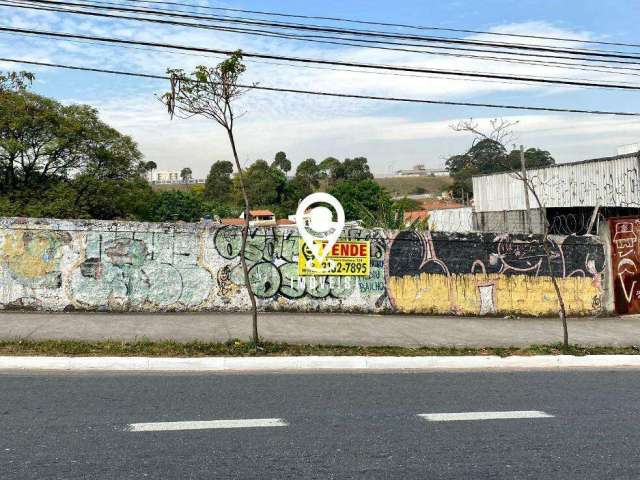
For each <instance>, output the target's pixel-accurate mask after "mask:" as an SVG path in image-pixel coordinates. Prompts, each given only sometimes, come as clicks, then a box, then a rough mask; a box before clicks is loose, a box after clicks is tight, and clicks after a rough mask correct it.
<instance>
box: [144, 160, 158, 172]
mask: <svg viewBox="0 0 640 480" xmlns="http://www.w3.org/2000/svg"><path fill="white" fill-rule="evenodd" d="M157 168H158V165H157V164H156V162H154V161H153V160H149V161H148V162H146V163H145V164H144V169H145V170H146V171H147V172H153V171H154V170H157Z"/></svg>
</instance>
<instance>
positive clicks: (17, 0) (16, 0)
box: [0, 0, 639, 75]
mask: <svg viewBox="0 0 640 480" xmlns="http://www.w3.org/2000/svg"><path fill="white" fill-rule="evenodd" d="M5 1H6V2H11V3H0V5H3V6H16V7H18V8H27V9H33V10H43V11H51V12H58V13H72V14H80V15H89V16H96V17H106V18H117V19H122V20H133V21H143V22H151V23H159V24H168V25H176V26H185V27H191V28H203V29H208V30H216V31H222V32H230V33H239V34H245V35H257V36H266V37H276V38H282V39H289V40H297V41H303V42H313V43H324V44H333V45H347V46H356V47H360V48H372V49H381V50H394V51H403V52H411V53H421V54H429V55H445V56H453V57H463V58H476V59H480V60H490V61H502V62H508V63H525V64H530V63H533V64H539V65H542V66H551V65H554V66H555V65H561V67H558V68H563V69H565V68H566V69H572V70H586V71H598V72H601V70H594V69H593V68H590V69H587V68H585V69H582V68H576V67H575V66H576V65H577V66H583V67H591V65H586V64H582V63H575V60H581V61H587V62H598V63H603V62H606V63H615V64H626V65H629V64H630V65H637V64H638V62H628V61H622V60H611V59H599V58H576V57H568V56H561V55H544V54H539V53H535V54H532V53H521V52H516V51H498V50H491V49H479V48H465V47H457V46H456V47H452V46H445V45H422V44H415V43H406V42H402V43H398V42H392V41H389V40H386V41H384V40H372V39H361V38H355V39H345V38H342V37H332V36H324V35H309V34H306V35H305V34H294V33H284V32H279V31H269V30H266V31H265V30H256V29H250V28H242V27H223V26H217V25H210V24H197V23H187V22H176V21H171V20H162V19H156V18H145V17H131V16H123V15H113V14H105V13H99V12H91V11H86V10H71V9H69V8H67V7H64V6H63V7H48V6H34V5H33V4H27V5H25V3H26V2H28V0H22V1H21V0H5ZM58 3H60V2H58ZM100 3H111V2H100ZM149 13H150V14H151V15H155V13H153V12H152V11H149ZM210 21H213V20H210ZM217 21H218V23H221V22H222V21H219V20H217ZM320 39H322V40H320ZM331 39H333V41H331ZM350 42H358V43H350ZM363 43H364V44H365V45H363ZM370 44H376V45H375V46H372V45H370ZM380 44H385V45H400V46H417V47H421V48H431V49H436V50H453V51H469V52H477V53H491V54H492V55H495V54H500V55H509V56H510V57H507V58H505V57H490V56H486V55H469V54H459V53H457V54H452V53H444V52H439V51H436V52H434V51H430V50H412V49H406V48H390V47H383V46H380ZM513 56H518V57H521V56H526V58H527V60H524V59H521V58H513ZM531 57H536V58H531ZM538 58H543V59H545V60H544V61H542V60H538ZM548 59H563V60H572V61H573V63H567V62H554V61H552V60H548ZM572 66H573V67H572ZM595 66H596V67H598V68H603V69H611V70H635V71H638V70H639V69H637V68H631V67H617V66H612V65H600V64H598V65H595ZM602 73H606V72H602ZM619 74H620V75H628V74H627V73H619ZM632 75H633V74H632Z"/></svg>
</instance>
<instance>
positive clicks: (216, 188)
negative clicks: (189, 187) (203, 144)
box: [204, 160, 233, 203]
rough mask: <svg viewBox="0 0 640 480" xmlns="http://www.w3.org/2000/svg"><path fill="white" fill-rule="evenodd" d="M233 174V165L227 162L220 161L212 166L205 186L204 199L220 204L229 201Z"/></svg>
mask: <svg viewBox="0 0 640 480" xmlns="http://www.w3.org/2000/svg"><path fill="white" fill-rule="evenodd" d="M232 173H233V164H232V163H231V162H228V161H226V160H219V161H217V162H215V163H214V164H213V165H211V169H210V170H209V175H207V180H206V182H205V186H204V198H205V199H207V200H212V201H215V202H220V203H225V202H227V201H229V200H230V198H229V195H230V193H231V174H232Z"/></svg>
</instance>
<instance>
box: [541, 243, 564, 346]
mask: <svg viewBox="0 0 640 480" xmlns="http://www.w3.org/2000/svg"><path fill="white" fill-rule="evenodd" d="M547 240H548V235H547V234H545V236H544V238H543V239H542V241H543V243H544V253H545V255H546V257H547V266H548V267H549V274H550V275H551V283H553V289H554V290H555V292H556V297H558V304H559V305H560V320H561V321H562V349H563V350H564V351H565V352H567V351H568V350H569V327H568V325H567V310H566V308H565V306H564V299H563V298H562V293H561V292H560V287H559V286H558V280H557V279H556V274H555V272H554V271H553V265H552V264H551V252H550V251H549V245H548V243H547Z"/></svg>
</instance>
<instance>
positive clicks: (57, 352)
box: [0, 340, 640, 357]
mask: <svg viewBox="0 0 640 480" xmlns="http://www.w3.org/2000/svg"><path fill="white" fill-rule="evenodd" d="M561 353H563V352H562V347H561V345H560V344H552V345H532V346H530V347H527V348H516V347H509V348H500V347H495V348H458V347H420V348H407V347H358V346H340V345H290V344H288V343H271V342H265V343H263V344H261V345H260V346H259V347H258V348H256V346H255V345H254V344H253V343H248V342H242V341H240V340H230V341H228V342H226V343H207V342H186V343H179V342H173V341H164V342H152V341H148V340H140V341H135V342H118V341H106V342H82V341H73V340H46V341H32V340H15V341H2V342H0V355H48V356H127V357H128V356H131V357H141V356H145V357H210V356H213V357H215V356H231V357H251V356H305V355H338V356H354V355H365V356H400V357H415V356H426V355H438V356H468V355H499V356H501V357H508V356H511V355H559V354H561ZM568 353H570V354H572V355H605V354H618V355H632V354H638V353H640V347H581V346H577V345H572V346H571V347H570V349H569V352H568Z"/></svg>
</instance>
